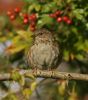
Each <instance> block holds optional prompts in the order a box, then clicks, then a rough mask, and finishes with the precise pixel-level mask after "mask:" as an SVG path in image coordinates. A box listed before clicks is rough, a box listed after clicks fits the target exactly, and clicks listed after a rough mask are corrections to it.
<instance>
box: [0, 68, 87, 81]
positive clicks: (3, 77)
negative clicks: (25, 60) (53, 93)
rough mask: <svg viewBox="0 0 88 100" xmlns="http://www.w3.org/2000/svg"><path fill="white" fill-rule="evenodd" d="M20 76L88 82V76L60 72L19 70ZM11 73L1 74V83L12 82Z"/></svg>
mask: <svg viewBox="0 0 88 100" xmlns="http://www.w3.org/2000/svg"><path fill="white" fill-rule="evenodd" d="M17 71H18V73H19V74H21V75H24V76H25V77H28V78H30V75H33V76H35V77H42V78H53V79H67V80H84V81H88V75H87V74H77V73H68V72H59V71H47V70H22V69H21V70H17ZM11 79H12V77H11V73H1V74H0V81H6V80H11Z"/></svg>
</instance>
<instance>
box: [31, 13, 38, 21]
mask: <svg viewBox="0 0 88 100" xmlns="http://www.w3.org/2000/svg"><path fill="white" fill-rule="evenodd" d="M36 18H37V17H36V14H32V15H30V16H29V20H30V21H35V20H36Z"/></svg>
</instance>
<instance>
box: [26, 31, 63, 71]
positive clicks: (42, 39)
mask: <svg viewBox="0 0 88 100" xmlns="http://www.w3.org/2000/svg"><path fill="white" fill-rule="evenodd" d="M34 35H35V39H34V44H33V45H32V46H31V47H30V48H29V50H28V51H27V53H26V60H27V62H28V65H29V66H31V68H32V69H34V68H37V69H55V68H56V67H57V66H58V64H59V63H60V61H61V55H60V49H59V45H58V43H57V42H56V41H55V39H54V36H53V34H52V33H51V32H50V31H48V30H47V29H39V30H37V31H35V33H34Z"/></svg>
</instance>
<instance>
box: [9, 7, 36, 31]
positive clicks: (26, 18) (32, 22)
mask: <svg viewBox="0 0 88 100" xmlns="http://www.w3.org/2000/svg"><path fill="white" fill-rule="evenodd" d="M7 15H8V16H9V18H10V20H11V21H13V20H15V19H16V17H18V16H19V17H22V19H23V23H24V25H29V28H30V30H31V31H34V30H35V27H36V20H37V16H36V14H31V15H28V14H26V13H25V14H22V13H20V9H19V8H15V9H14V11H7Z"/></svg>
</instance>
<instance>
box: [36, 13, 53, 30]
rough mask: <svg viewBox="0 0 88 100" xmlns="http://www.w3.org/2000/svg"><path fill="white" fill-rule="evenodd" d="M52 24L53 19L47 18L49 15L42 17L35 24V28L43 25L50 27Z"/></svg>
mask: <svg viewBox="0 0 88 100" xmlns="http://www.w3.org/2000/svg"><path fill="white" fill-rule="evenodd" d="M52 23H53V19H52V18H50V17H49V15H46V14H44V15H42V16H41V19H40V20H38V22H37V27H38V28H41V27H42V26H44V25H51V24H52Z"/></svg>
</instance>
